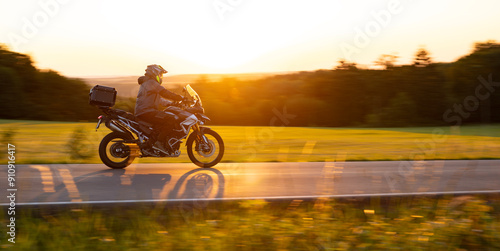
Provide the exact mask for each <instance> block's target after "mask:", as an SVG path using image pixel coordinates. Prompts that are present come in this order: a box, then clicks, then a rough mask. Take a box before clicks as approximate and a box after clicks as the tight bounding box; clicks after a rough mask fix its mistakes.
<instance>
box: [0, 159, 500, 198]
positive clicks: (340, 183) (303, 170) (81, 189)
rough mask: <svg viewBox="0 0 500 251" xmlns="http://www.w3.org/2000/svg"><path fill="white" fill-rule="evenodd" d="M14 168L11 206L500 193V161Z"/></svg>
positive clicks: (4, 187)
mask: <svg viewBox="0 0 500 251" xmlns="http://www.w3.org/2000/svg"><path fill="white" fill-rule="evenodd" d="M8 170H9V168H8V166H6V165H3V166H1V171H0V194H4V195H3V196H1V197H0V205H4V206H5V205H8V204H9V202H10V200H11V198H12V194H14V195H15V196H14V197H15V203H16V205H46V204H80V203H93V204H95V203H125V202H154V201H192V200H231V199H255V198H259V199H280V198H313V197H355V196H372V195H376V196H390V195H406V194H408V195H417V194H446V193H458V194H460V193H464V194H465V193H498V192H500V160H461V161H455V160H447V161H420V162H415V161H413V162H408V161H406V162H405V161H403V162H398V161H377V162H315V163H307V162H297V163H222V164H219V165H217V166H216V167H215V168H210V169H207V168H205V169H203V168H197V167H196V166H195V165H193V164H173V163H164V164H132V165H131V166H129V167H127V168H126V169H122V170H112V169H109V168H107V167H106V166H104V165H103V164H81V165H77V164H74V165H73V164H71V165H63V164H61V165H16V166H15V173H13V172H12V171H11V177H12V178H15V180H12V179H11V182H12V184H11V186H9V184H10V183H11V182H9V180H8ZM12 175H15V176H12ZM8 196H11V197H10V198H9V197H8Z"/></svg>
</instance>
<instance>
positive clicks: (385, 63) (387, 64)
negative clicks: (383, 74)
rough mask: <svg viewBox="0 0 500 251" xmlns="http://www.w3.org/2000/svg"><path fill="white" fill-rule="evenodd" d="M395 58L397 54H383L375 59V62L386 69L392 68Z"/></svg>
mask: <svg viewBox="0 0 500 251" xmlns="http://www.w3.org/2000/svg"><path fill="white" fill-rule="evenodd" d="M397 59H398V56H396V55H389V54H383V55H381V56H380V57H379V58H378V59H377V61H375V64H376V65H379V66H382V67H383V68H384V69H386V70H388V69H392V68H394V66H395V65H396V60H397Z"/></svg>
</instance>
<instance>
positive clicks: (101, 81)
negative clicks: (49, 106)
mask: <svg viewBox="0 0 500 251" xmlns="http://www.w3.org/2000/svg"><path fill="white" fill-rule="evenodd" d="M277 74H289V73H288V72H286V73H238V74H181V75H171V76H170V75H168V74H167V75H165V76H164V78H163V81H164V86H165V87H167V88H169V89H177V88H178V87H179V86H181V85H185V84H192V83H195V82H197V81H199V80H201V79H203V80H204V81H208V82H221V81H222V80H224V79H237V80H239V81H251V80H257V79H262V78H266V77H270V76H274V75H277ZM138 77H139V76H118V77H84V78H81V79H82V80H83V81H84V82H85V83H86V84H88V85H89V86H94V85H105V86H110V87H114V88H116V90H117V91H118V95H119V96H121V97H126V98H128V97H136V96H137V92H138V91H139V85H137V78H138Z"/></svg>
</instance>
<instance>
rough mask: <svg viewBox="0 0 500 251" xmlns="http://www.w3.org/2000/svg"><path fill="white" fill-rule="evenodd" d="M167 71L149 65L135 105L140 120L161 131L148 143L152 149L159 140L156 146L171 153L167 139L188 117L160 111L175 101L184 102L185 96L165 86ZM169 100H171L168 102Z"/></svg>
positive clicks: (140, 81) (157, 66)
mask: <svg viewBox="0 0 500 251" xmlns="http://www.w3.org/2000/svg"><path fill="white" fill-rule="evenodd" d="M165 73H167V71H166V70H165V69H164V68H163V67H161V66H160V65H156V64H153V65H148V66H147V68H146V73H145V74H144V76H142V77H140V78H139V79H138V82H139V85H140V88H139V93H138V94H137V100H136V103H135V116H136V117H137V118H139V119H140V120H143V121H146V122H148V123H150V124H153V127H154V128H155V130H157V131H159V133H157V134H156V135H155V137H154V138H153V139H152V140H151V141H149V142H148V146H149V147H150V146H151V145H152V144H153V142H154V141H155V140H156V139H157V141H156V143H155V146H156V147H158V148H160V149H161V150H162V151H164V152H169V151H168V149H170V147H168V145H167V143H166V138H167V135H168V134H169V133H171V132H172V131H173V129H174V128H175V125H176V124H180V122H181V121H184V120H185V119H186V116H179V115H177V114H174V113H171V112H166V111H162V110H160V107H161V106H163V107H166V106H169V105H171V104H172V103H173V102H172V101H169V100H174V101H182V100H183V98H184V97H183V96H181V95H178V94H175V93H173V92H171V91H169V90H167V89H165V88H164V87H163V86H161V84H162V82H163V74H165ZM166 99H169V100H166Z"/></svg>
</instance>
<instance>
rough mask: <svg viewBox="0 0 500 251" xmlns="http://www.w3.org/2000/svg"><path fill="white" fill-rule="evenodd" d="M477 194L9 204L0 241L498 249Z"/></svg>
mask: <svg viewBox="0 0 500 251" xmlns="http://www.w3.org/2000/svg"><path fill="white" fill-rule="evenodd" d="M487 197H489V198H484V197H481V196H460V197H441V198H428V197H386V198H365V199H358V200H352V199H350V200H328V199H318V200H316V201H297V200H294V201H292V202H289V201H288V202H286V201H281V202H266V201H263V200H247V201H226V202H210V203H203V202H191V203H187V202H186V203H183V204H166V205H162V204H156V205H108V206H100V207H98V206H94V207H92V206H81V207H79V208H77V207H73V208H69V207H56V208H44V207H41V208H40V207H39V208H23V207H18V209H17V212H18V214H16V239H15V242H16V243H9V242H7V240H5V238H4V239H3V241H2V242H1V247H0V248H2V249H6V250H55V251H58V250H393V249H395V250H499V249H500V207H499V206H500V204H499V198H498V195H490V196H487ZM0 222H1V223H2V225H4V226H5V225H6V224H7V220H6V219H4V220H2V221H0Z"/></svg>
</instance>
